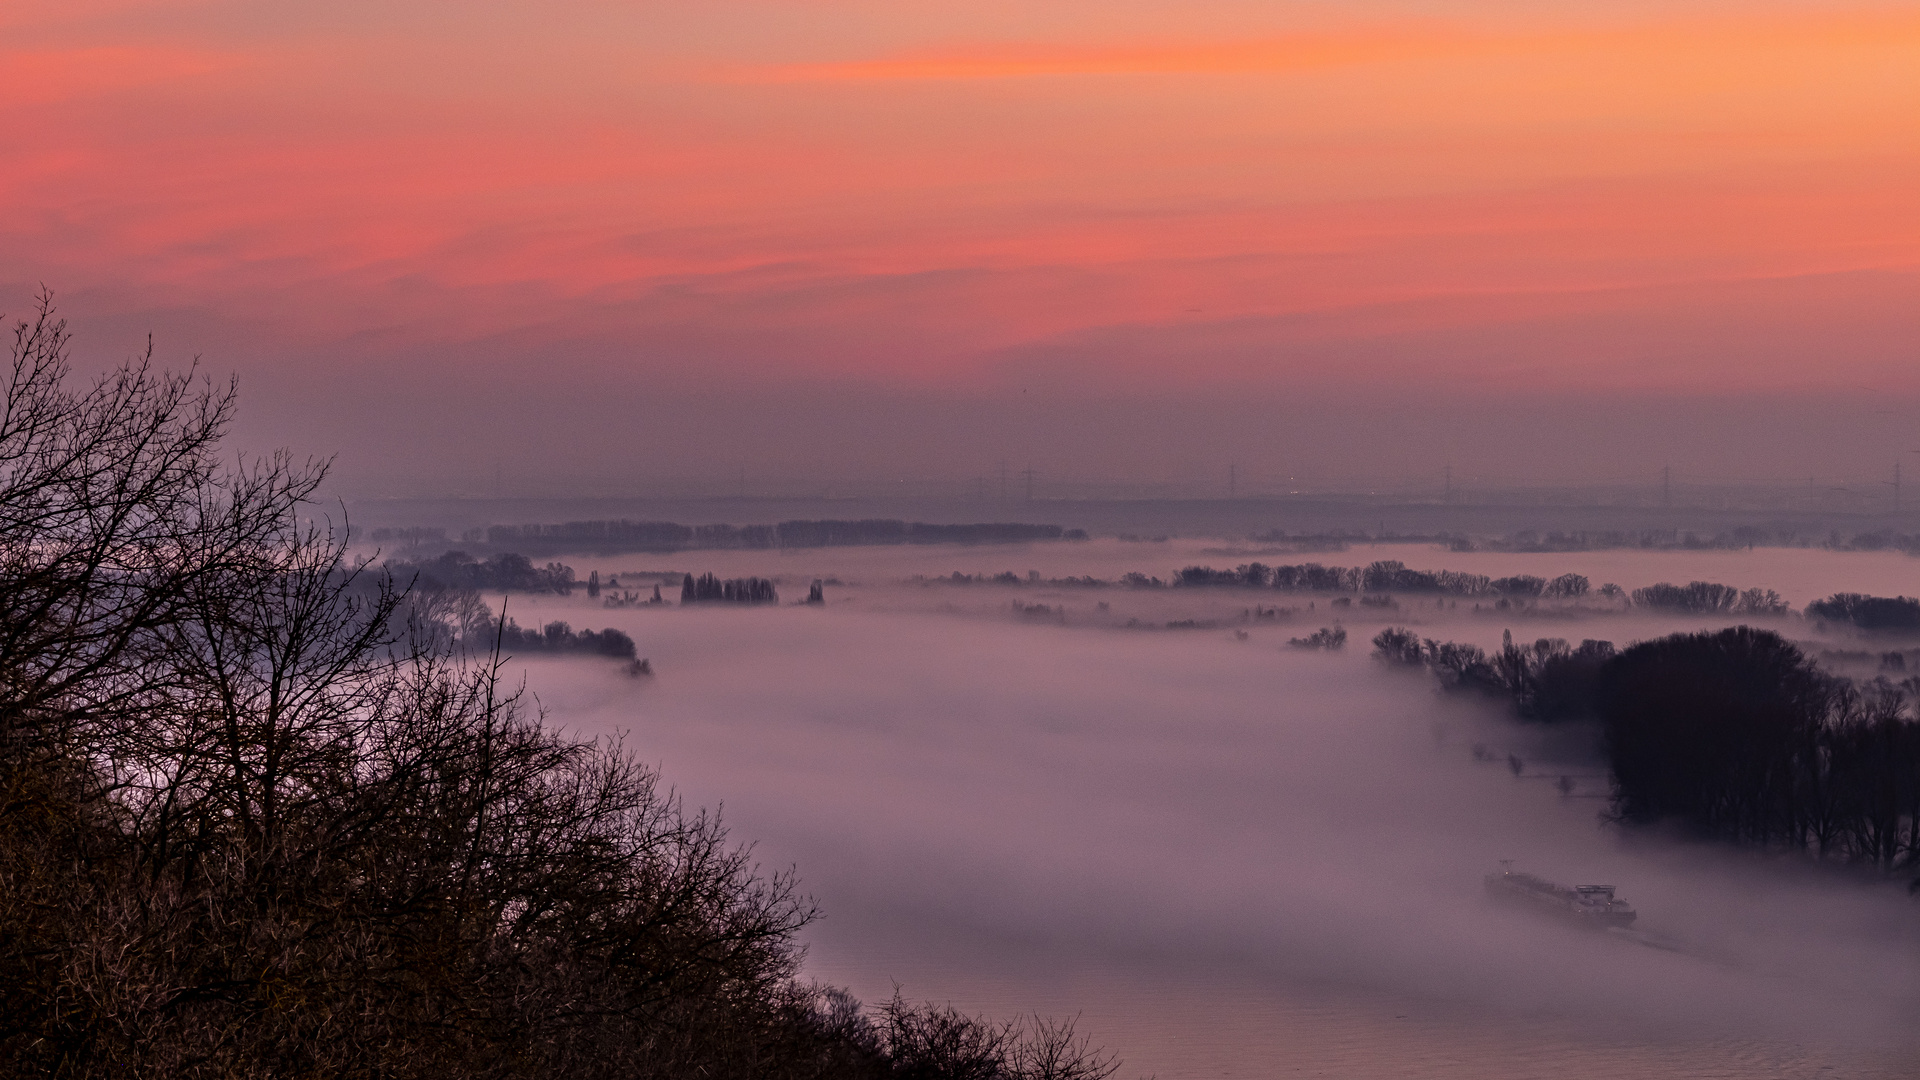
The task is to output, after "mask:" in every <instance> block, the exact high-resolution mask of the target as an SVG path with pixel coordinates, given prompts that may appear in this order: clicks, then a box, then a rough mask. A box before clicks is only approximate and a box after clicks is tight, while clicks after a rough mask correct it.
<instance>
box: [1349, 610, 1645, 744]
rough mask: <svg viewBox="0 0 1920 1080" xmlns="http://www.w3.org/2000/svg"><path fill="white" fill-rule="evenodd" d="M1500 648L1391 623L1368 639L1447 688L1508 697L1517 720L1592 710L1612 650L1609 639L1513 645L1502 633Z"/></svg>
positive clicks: (1377, 650)
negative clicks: (1427, 634)
mask: <svg viewBox="0 0 1920 1080" xmlns="http://www.w3.org/2000/svg"><path fill="white" fill-rule="evenodd" d="M1504 636H1505V641H1504V643H1503V644H1502V646H1501V648H1500V650H1499V651H1498V652H1496V653H1492V654H1488V653H1487V651H1486V650H1485V649H1482V648H1480V647H1479V646H1477V645H1466V644H1462V643H1460V642H1454V641H1435V640H1433V639H1432V638H1427V639H1424V640H1423V639H1421V638H1419V637H1418V636H1416V635H1415V634H1414V633H1413V631H1411V630H1407V629H1404V628H1400V627H1392V628H1389V629H1386V630H1382V631H1380V633H1378V634H1376V635H1375V636H1374V639H1373V650H1374V655H1375V656H1376V657H1378V658H1380V659H1382V660H1386V661H1388V662H1390V663H1394V664H1399V665H1403V666H1410V667H1425V668H1427V669H1428V670H1430V671H1432V672H1433V674H1434V676H1435V677H1436V678H1437V679H1438V680H1439V682H1440V686H1441V688H1442V689H1444V690H1447V691H1451V692H1463V691H1464V692H1474V693H1482V694H1487V695H1489V696H1493V697H1498V698H1501V699H1504V700H1506V701H1509V702H1510V703H1511V704H1512V706H1513V709H1514V712H1515V713H1516V714H1518V715H1519V716H1520V717H1521V718H1522V719H1526V720H1543V721H1554V720H1570V719H1577V718H1581V717H1587V716H1591V715H1593V708H1594V687H1595V685H1596V680H1597V679H1598V678H1599V673H1600V669H1601V667H1602V666H1603V665H1605V664H1606V662H1607V661H1608V660H1610V659H1612V657H1613V655H1614V649H1613V643H1612V642H1608V641H1594V640H1592V639H1588V640H1586V641H1582V642H1581V643H1580V644H1579V645H1578V646H1572V645H1569V644H1568V643H1567V642H1566V641H1565V640H1563V639H1561V638H1541V639H1539V640H1537V641H1535V642H1533V643H1532V644H1531V645H1516V644H1514V642H1513V635H1511V634H1507V635H1504Z"/></svg>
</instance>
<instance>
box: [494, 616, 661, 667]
mask: <svg viewBox="0 0 1920 1080" xmlns="http://www.w3.org/2000/svg"><path fill="white" fill-rule="evenodd" d="M498 632H499V636H500V649H501V651H502V652H510V653H586V654H588V655H592V656H608V657H612V658H614V659H616V660H632V659H633V658H634V657H635V656H636V655H637V652H636V649H635V647H634V644H633V639H632V638H630V637H628V636H627V635H626V634H625V633H623V632H622V631H619V630H615V629H613V628H612V627H608V628H607V629H605V630H600V631H593V630H575V629H574V628H573V627H571V626H569V625H567V624H566V623H564V622H550V623H548V624H547V625H545V626H543V627H541V628H540V629H538V630H526V629H522V628H521V626H520V624H519V623H516V622H514V621H512V620H511V619H509V620H508V621H507V624H506V625H505V626H503V627H500V628H499V631H498Z"/></svg>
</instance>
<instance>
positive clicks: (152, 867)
mask: <svg viewBox="0 0 1920 1080" xmlns="http://www.w3.org/2000/svg"><path fill="white" fill-rule="evenodd" d="M64 346H65V328H64V326H63V325H62V324H61V323H59V322H58V321H57V320H55V319H53V318H52V316H51V311H50V305H49V304H46V303H44V302H43V305H42V309H41V316H40V318H39V319H38V320H37V321H36V322H32V323H27V324H23V325H22V327H21V328H20V331H19V336H18V338H17V340H16V344H15V349H14V356H13V371H12V378H11V380H10V381H9V382H8V384H7V386H6V387H5V389H4V394H5V402H4V405H5V407H4V408H3V409H0V461H5V462H6V463H7V467H6V468H5V469H0V555H3V556H4V557H0V1075H8V1076H54V1077H66V1078H75V1080H90V1078H95V1077H99V1078H119V1077H136V1076H138V1077H144V1076H166V1077H188V1078H200V1077H204V1078H234V1077H281V1076H286V1077H307V1076H327V1077H344V1078H368V1080H372V1078H392V1080H407V1078H415V1077H418V1078H423V1080H424V1078H440V1077H450V1076H453V1077H489V1078H517V1077H554V1076H566V1077H576V1078H580V1080H594V1078H600V1077H607V1078H613V1077H621V1078H661V1080H665V1078H684V1077H711V1078H716V1080H719V1078H740V1080H747V1078H774V1080H779V1078H796V1080H797V1078H809V1080H816V1078H817V1080H826V1078H838V1077H848V1078H856V1080H863V1078H872V1080H881V1078H898V1077H906V1076H918V1077H952V1076H977V1077H1005V1078H1016V1077H1017V1078H1021V1080H1026V1078H1038V1077H1042V1076H1080V1077H1095V1078H1098V1077H1104V1076H1106V1075H1108V1074H1109V1073H1111V1072H1112V1068H1113V1066H1112V1063H1111V1062H1110V1061H1109V1060H1107V1059H1105V1058H1103V1057H1101V1056H1100V1055H1098V1054H1097V1053H1095V1052H1092V1051H1090V1050H1089V1049H1088V1048H1087V1046H1086V1044H1085V1042H1084V1040H1081V1039H1078V1038H1076V1037H1075V1036H1074V1034H1073V1031H1072V1029H1071V1027H1070V1026H1066V1025H1055V1024H1047V1023H1044V1022H1033V1023H1026V1024H1015V1025H1006V1024H994V1023H990V1022H987V1021H984V1020H979V1019H976V1018H971V1017H967V1016H964V1015H961V1014H958V1013H954V1012H953V1011H952V1010H950V1009H941V1008H935V1007H930V1006H917V1007H916V1006H911V1005H908V1004H906V1003H904V1002H901V1001H899V1000H898V999H897V998H896V1000H895V1001H894V1002H893V1003H891V1004H890V1005H888V1006H886V1007H884V1008H882V1009H881V1010H879V1011H878V1013H877V1014H875V1013H869V1012H867V1011H866V1010H863V1009H861V1008H860V1007H859V1006H858V1004H857V1003H855V1002H853V1001H852V1000H851V999H850V998H848V997H847V996H846V995H845V994H842V993H839V992H835V991H826V990H822V989H819V988H817V987H813V986H809V985H807V984H804V983H802V982H800V981H798V979H797V978H796V976H797V966H798V962H799V958H800V952H799V950H798V948H797V946H796V944H795V941H794V934H795V932H796V931H798V930H799V929H800V927H802V926H803V925H805V924H806V923H807V922H808V921H809V920H810V919H812V918H813V916H814V910H813V908H812V906H811V905H810V904H809V903H808V902H807V901H806V900H805V899H804V898H802V897H801V896H800V895H799V894H798V893H797V892H796V889H795V883H794V880H793V878H792V877H791V875H786V874H781V875H775V876H772V877H766V876H762V875H760V874H758V873H757V872H756V870H755V868H754V866H753V863H752V862H751V860H750V858H749V855H748V853H747V851H746V850H745V849H743V848H740V847H738V846H736V845H734V844H733V843H731V842H730V841H729V840H728V838H727V834H726V831H725V830H724V829H723V828H722V827H721V825H720V823H719V822H718V820H717V819H715V818H714V817H712V816H710V815H708V814H706V813H703V812H692V811H688V810H686V809H685V808H683V807H682V806H681V804H680V803H679V802H678V801H677V800H676V799H674V798H673V797H672V795H671V794H670V793H669V792H668V791H667V790H665V789H664V787H663V786H662V785H661V784H660V783H659V781H658V778H657V777H656V776H655V774H654V773H653V772H652V771H650V770H649V769H647V768H646V767H645V766H643V765H641V764H640V763H639V762H637V761H636V760H635V759H634V758H633V757H631V756H630V755H628V754H627V753H626V752H624V751H623V750H622V749H621V748H620V747H619V746H618V745H613V744H607V743H596V742H585V741H581V740H579V739H577V738H575V737H573V736H570V735H566V734H562V733H561V732H558V731H556V730H553V729H551V728H549V727H547V726H545V725H544V724H543V723H542V722H541V720H540V718H539V717H538V716H537V715H532V714H529V713H528V712H526V711H525V710H524V709H522V707H521V705H520V702H519V701H518V700H517V699H516V698H515V697H514V696H513V695H511V694H503V693H501V687H500V682H499V670H498V668H497V667H492V666H485V665H481V666H469V665H467V664H464V663H462V662H461V661H460V660H459V659H458V657H457V654H455V653H453V652H451V651H449V650H448V649H446V648H445V647H443V645H442V644H441V643H442V642H444V640H445V638H444V635H435V634H410V635H409V636H407V637H403V638H396V636H395V635H394V633H393V630H394V628H395V626H396V623H395V618H396V615H398V614H399V613H400V612H401V611H402V609H403V603H404V601H403V598H402V597H401V595H400V594H399V593H398V592H397V591H396V590H395V589H394V587H393V584H392V579H391V578H389V577H387V576H385V575H382V574H378V573H362V572H360V571H361V569H362V568H359V567H356V566H354V565H353V564H351V563H349V562H348V561H347V560H346V559H345V557H344V554H343V553H344V550H345V547H344V542H342V541H340V540H339V539H338V538H336V537H335V536H333V535H331V534H328V533H326V532H324V531H317V530H314V529H311V528H302V527H301V526H300V525H299V524H298V521H299V518H300V515H301V512H302V511H303V509H304V508H305V506H306V500H307V499H308V497H309V496H310V495H311V494H312V492H313V491H314V489H315V487H316V486H317V485H318V484H319V482H320V472H319V470H318V469H317V468H312V467H307V468H302V467H299V466H296V465H295V464H294V463H293V462H291V461H290V460H289V459H287V458H285V457H276V458H272V459H268V460H267V461H264V462H261V463H259V464H257V465H253V466H249V467H245V468H241V469H238V470H235V469H230V468H223V467H222V466H221V464H220V461H221V457H222V455H220V454H219V452H218V451H219V445H218V444H219V441H220V437H221V435H222V432H223V431H224V430H225V428H226V425H227V423H228V420H229V418H230V416H231V412H232V404H233V396H232V390H231V387H228V388H225V389H219V388H214V387H211V386H206V385H204V384H201V383H197V382H195V381H194V380H192V379H191V378H190V377H175V376H166V375H158V374H155V373H153V372H152V371H151V370H150V369H149V368H148V367H147V366H146V365H145V364H144V363H137V364H135V365H132V366H130V367H127V368H124V369H122V370H120V371H118V372H115V373H112V374H110V375H109V376H108V377H107V378H106V379H104V380H102V381H101V382H99V383H97V384H95V385H94V386H92V387H91V388H89V389H85V390H81V391H72V390H69V389H68V388H67V387H66V374H67V364H66V361H65V348H64ZM369 582H371V584H369ZM416 628H417V627H416ZM599 640H600V641H601V642H602V643H603V644H604V643H605V642H606V640H608V639H607V638H605V637H604V636H601V637H600V638H599Z"/></svg>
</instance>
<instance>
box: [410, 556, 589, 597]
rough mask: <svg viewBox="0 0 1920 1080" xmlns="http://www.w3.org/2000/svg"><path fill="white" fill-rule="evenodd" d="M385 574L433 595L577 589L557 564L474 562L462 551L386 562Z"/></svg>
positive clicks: (518, 559)
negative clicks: (466, 591)
mask: <svg viewBox="0 0 1920 1080" xmlns="http://www.w3.org/2000/svg"><path fill="white" fill-rule="evenodd" d="M386 570H387V572H388V573H390V574H392V575H393V576H394V578H395V579H396V580H397V581H398V582H399V583H400V585H401V586H402V587H411V588H412V589H414V590H418V591H427V592H437V591H442V590H447V589H473V590H476V591H479V592H530V593H560V594H561V595H563V596H564V595H570V594H571V593H572V592H573V590H574V589H575V588H577V587H578V586H579V584H580V583H579V581H578V580H577V579H575V577H574V576H573V568H572V567H570V566H562V565H560V564H559V563H548V564H547V565H546V566H544V567H536V566H534V565H533V560H532V559H529V558H527V557H526V556H525V555H516V554H513V553H510V552H509V553H503V554H499V555H493V556H490V557H488V558H486V559H476V558H474V557H473V556H471V555H469V554H467V553H466V552H464V551H449V552H447V553H446V554H444V555H440V556H437V557H435V558H432V559H422V560H420V561H418V562H406V561H397V560H391V559H390V560H388V561H387V563H386Z"/></svg>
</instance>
